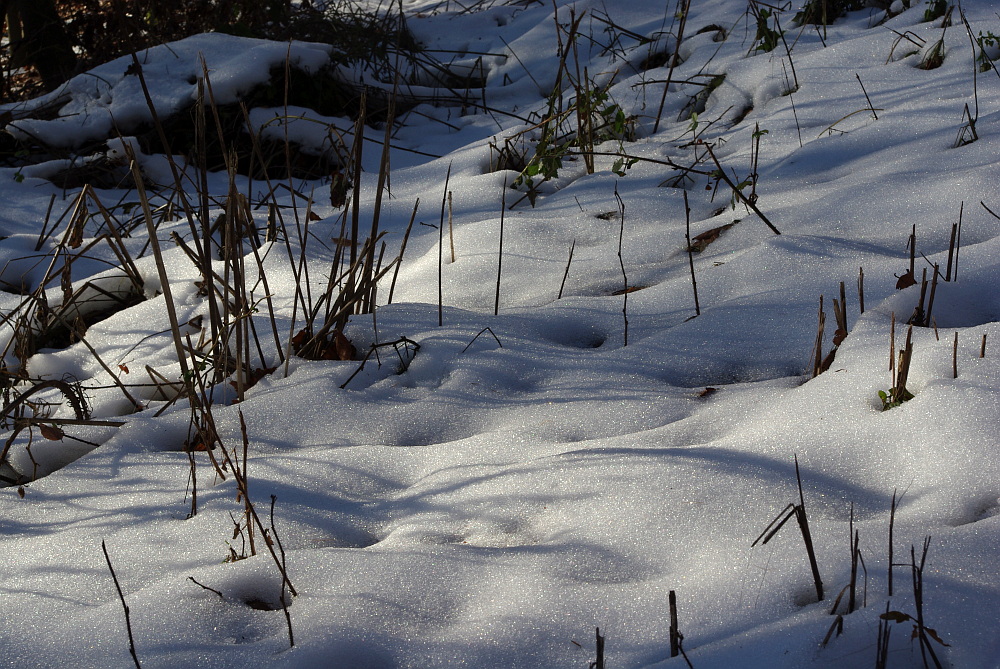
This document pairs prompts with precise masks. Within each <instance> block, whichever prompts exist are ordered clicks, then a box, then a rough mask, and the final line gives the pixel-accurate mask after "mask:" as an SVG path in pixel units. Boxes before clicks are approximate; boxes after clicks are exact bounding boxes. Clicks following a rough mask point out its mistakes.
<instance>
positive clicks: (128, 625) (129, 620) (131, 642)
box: [101, 539, 142, 669]
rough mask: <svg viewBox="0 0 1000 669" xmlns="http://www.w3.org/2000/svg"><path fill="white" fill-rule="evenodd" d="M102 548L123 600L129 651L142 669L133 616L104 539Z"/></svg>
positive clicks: (136, 664)
mask: <svg viewBox="0 0 1000 669" xmlns="http://www.w3.org/2000/svg"><path fill="white" fill-rule="evenodd" d="M101 550H102V551H104V559H105V560H107V562H108V570H109V571H110V572H111V578H112V579H113V580H114V582H115V589H117V590H118V598H119V599H121V600H122V608H123V609H125V629H126V630H128V650H129V653H131V654H132V661H133V662H135V666H136V669H142V665H140V664H139V656H138V655H136V652H135V640H134V639H133V638H132V618H131V615H130V612H129V608H128V604H127V603H126V602H125V593H123V592H122V586H121V584H120V583H118V575H117V574H116V573H115V568H114V567H113V566H111V556H110V555H108V547H107V545H106V544H105V543H104V539H101Z"/></svg>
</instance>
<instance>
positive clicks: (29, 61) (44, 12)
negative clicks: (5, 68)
mask: <svg viewBox="0 0 1000 669" xmlns="http://www.w3.org/2000/svg"><path fill="white" fill-rule="evenodd" d="M15 23H18V24H20V33H21V39H20V40H17V41H16V42H14V43H13V44H12V47H13V53H12V54H11V55H12V60H13V62H14V63H16V64H19V65H34V66H35V68H36V69H37V70H38V74H39V76H41V78H42V82H43V83H44V84H45V87H46V88H50V89H51V88H55V87H56V86H58V85H59V84H61V83H63V82H64V81H66V79H68V78H69V77H70V76H71V75H72V74H73V69H74V68H75V66H76V55H75V54H74V53H73V47H72V45H71V44H70V40H69V35H68V34H67V32H66V27H65V25H64V24H63V21H62V19H61V18H60V17H59V12H57V11H56V5H55V0H12V2H10V11H9V13H8V24H9V27H10V28H11V30H10V34H11V35H12V36H13V35H15V34H16V32H17V31H16V30H15V29H14V28H15Z"/></svg>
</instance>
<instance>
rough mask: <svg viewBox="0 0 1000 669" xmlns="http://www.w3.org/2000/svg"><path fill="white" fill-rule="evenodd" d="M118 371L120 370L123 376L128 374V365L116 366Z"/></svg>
mask: <svg viewBox="0 0 1000 669" xmlns="http://www.w3.org/2000/svg"><path fill="white" fill-rule="evenodd" d="M118 369H120V370H121V371H122V373H123V374H128V365H118Z"/></svg>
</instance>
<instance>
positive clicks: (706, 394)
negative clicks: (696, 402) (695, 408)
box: [698, 386, 719, 397]
mask: <svg viewBox="0 0 1000 669" xmlns="http://www.w3.org/2000/svg"><path fill="white" fill-rule="evenodd" d="M718 391H719V389H718V388H713V387H711V386H708V387H707V388H705V389H704V390H702V391H701V392H700V393H698V397H709V396H710V395H714V394H715V393H717V392H718Z"/></svg>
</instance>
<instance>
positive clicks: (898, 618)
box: [879, 611, 913, 623]
mask: <svg viewBox="0 0 1000 669" xmlns="http://www.w3.org/2000/svg"><path fill="white" fill-rule="evenodd" d="M879 618H881V619H882V620H891V621H893V622H896V623H905V622H906V621H907V620H913V618H911V617H910V615H909V614H907V613H903V612H902V611H886V612H885V613H883V614H882V615H880V616H879Z"/></svg>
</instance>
